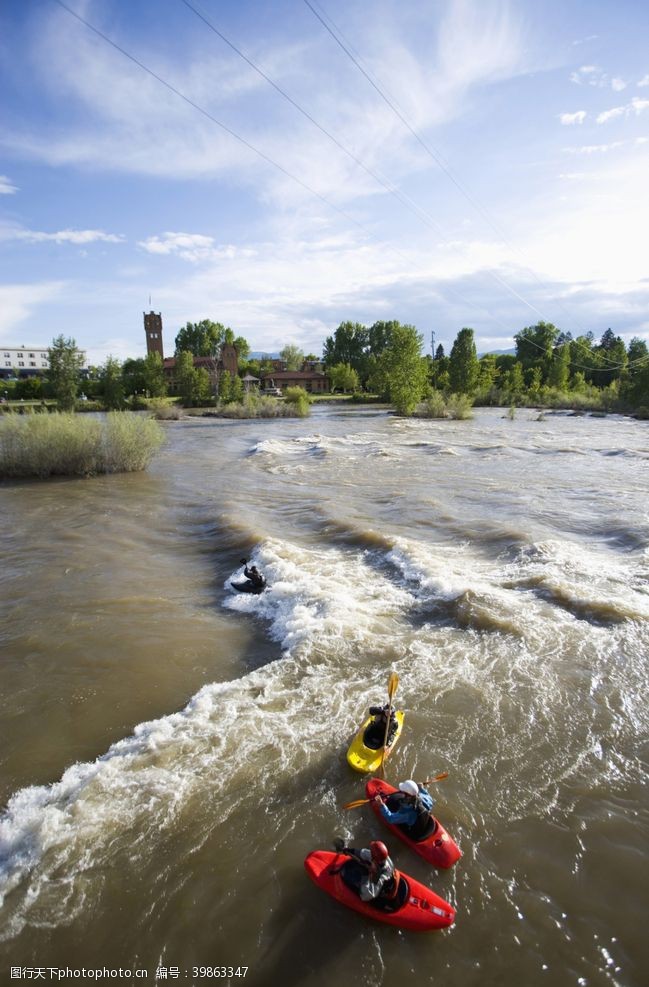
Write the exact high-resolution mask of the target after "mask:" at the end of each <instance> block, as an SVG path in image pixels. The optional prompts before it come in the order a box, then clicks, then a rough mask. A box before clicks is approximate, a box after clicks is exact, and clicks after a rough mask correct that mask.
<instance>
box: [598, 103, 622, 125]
mask: <svg viewBox="0 0 649 987" xmlns="http://www.w3.org/2000/svg"><path fill="white" fill-rule="evenodd" d="M623 116H626V107H624V106H614V107H613V109H612V110H605V111H604V112H603V113H600V114H599V115H598V117H597V123H606V121H607V120H613V119H615V117H623Z"/></svg>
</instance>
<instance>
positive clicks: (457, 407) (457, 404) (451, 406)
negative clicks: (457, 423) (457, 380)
mask: <svg viewBox="0 0 649 987" xmlns="http://www.w3.org/2000/svg"><path fill="white" fill-rule="evenodd" d="M472 406H473V400H472V398H470V397H469V395H468V394H450V395H449V396H448V398H447V400H446V410H447V412H448V416H449V418H456V419H458V420H466V419H467V418H473V413H472V412H471V408H472Z"/></svg>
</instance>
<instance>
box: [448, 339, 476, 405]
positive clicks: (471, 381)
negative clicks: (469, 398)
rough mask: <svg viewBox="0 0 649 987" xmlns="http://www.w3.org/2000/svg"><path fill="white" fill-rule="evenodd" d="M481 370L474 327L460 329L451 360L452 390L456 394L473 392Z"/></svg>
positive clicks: (449, 370)
mask: <svg viewBox="0 0 649 987" xmlns="http://www.w3.org/2000/svg"><path fill="white" fill-rule="evenodd" d="M479 371H480V365H479V363H478V354H477V352H476V348H475V342H474V339H473V329H467V328H464V329H460V331H459V333H458V334H457V337H456V339H455V342H454V343H453V348H452V349H451V356H450V360H449V368H448V375H449V383H450V388H451V390H452V391H453V392H454V393H456V394H473V392H474V391H475V388H476V384H477V382H478V374H479Z"/></svg>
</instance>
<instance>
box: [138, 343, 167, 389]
mask: <svg viewBox="0 0 649 987" xmlns="http://www.w3.org/2000/svg"><path fill="white" fill-rule="evenodd" d="M142 383H143V388H142V389H143V390H144V391H145V392H146V393H147V394H148V396H149V397H152V398H163V397H165V396H166V394H167V382H166V381H165V375H164V369H163V363H162V357H161V356H160V354H159V353H148V354H147V356H146V357H145V359H144V367H143V372H142Z"/></svg>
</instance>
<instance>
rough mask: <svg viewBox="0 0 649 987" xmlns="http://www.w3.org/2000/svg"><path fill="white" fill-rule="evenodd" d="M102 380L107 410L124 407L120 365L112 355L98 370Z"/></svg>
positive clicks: (116, 409)
mask: <svg viewBox="0 0 649 987" xmlns="http://www.w3.org/2000/svg"><path fill="white" fill-rule="evenodd" d="M99 377H100V379H101V382H102V388H103V396H104V404H105V405H106V407H107V408H108V410H109V411H118V410H119V409H120V408H123V407H124V382H123V378H122V367H121V365H120V362H119V360H116V359H115V357H114V356H109V357H108V358H107V359H106V362H105V363H104V365H103V367H102V368H101V370H100V372H99Z"/></svg>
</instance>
